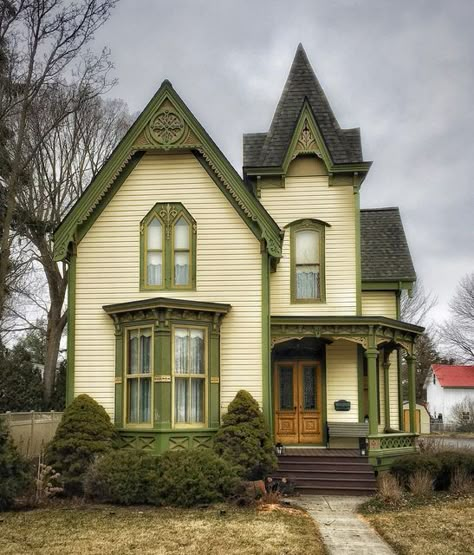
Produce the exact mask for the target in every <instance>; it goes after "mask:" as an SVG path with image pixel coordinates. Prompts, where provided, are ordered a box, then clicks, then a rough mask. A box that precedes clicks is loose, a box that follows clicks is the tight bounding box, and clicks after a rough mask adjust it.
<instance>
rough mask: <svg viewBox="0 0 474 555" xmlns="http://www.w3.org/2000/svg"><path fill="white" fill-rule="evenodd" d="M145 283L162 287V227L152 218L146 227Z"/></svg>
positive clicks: (156, 219) (158, 221)
mask: <svg viewBox="0 0 474 555" xmlns="http://www.w3.org/2000/svg"><path fill="white" fill-rule="evenodd" d="M146 256H147V260H146V270H147V283H148V285H163V226H162V225H161V222H160V220H159V219H158V218H156V217H155V218H153V219H152V220H151V222H150V223H149V224H148V226H147V255H146Z"/></svg>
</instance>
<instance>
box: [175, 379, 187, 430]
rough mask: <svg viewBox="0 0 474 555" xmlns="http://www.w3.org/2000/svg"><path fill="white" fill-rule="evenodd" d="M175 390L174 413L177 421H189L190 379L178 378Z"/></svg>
mask: <svg viewBox="0 0 474 555" xmlns="http://www.w3.org/2000/svg"><path fill="white" fill-rule="evenodd" d="M174 383H175V392H174V404H175V407H174V413H175V421H176V422H187V420H188V419H187V410H186V408H187V397H188V379H187V378H176V379H175V381H174Z"/></svg>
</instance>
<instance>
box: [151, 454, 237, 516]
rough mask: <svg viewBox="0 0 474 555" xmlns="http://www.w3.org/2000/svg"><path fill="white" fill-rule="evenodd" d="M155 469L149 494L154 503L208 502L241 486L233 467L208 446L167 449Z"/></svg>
mask: <svg viewBox="0 0 474 555" xmlns="http://www.w3.org/2000/svg"><path fill="white" fill-rule="evenodd" d="M158 469H159V476H158V479H157V480H156V481H155V482H154V483H153V484H152V485H151V487H150V495H149V502H150V503H152V504H154V505H171V506H177V507H192V506H195V505H208V504H210V503H216V502H220V501H224V500H226V499H230V498H232V497H234V496H235V495H237V493H239V492H240V489H241V480H240V478H239V476H238V473H237V470H236V468H235V467H234V466H232V465H231V464H230V463H228V462H227V461H225V460H223V459H222V458H220V457H219V456H218V455H216V454H215V453H214V452H213V451H211V450H210V449H205V448H200V449H184V450H182V451H168V452H166V453H164V454H163V455H161V456H160V457H159V460H158Z"/></svg>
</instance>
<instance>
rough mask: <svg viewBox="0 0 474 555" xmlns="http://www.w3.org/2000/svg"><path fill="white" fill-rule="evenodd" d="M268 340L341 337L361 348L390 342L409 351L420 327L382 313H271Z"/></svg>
mask: <svg viewBox="0 0 474 555" xmlns="http://www.w3.org/2000/svg"><path fill="white" fill-rule="evenodd" d="M271 329H272V341H273V343H274V344H275V343H279V342H281V341H286V340H288V339H291V338H299V339H301V338H303V337H317V338H321V339H327V340H329V341H335V340H336V339H345V340H347V341H352V342H355V343H359V344H360V345H362V346H363V347H364V348H365V349H368V348H371V347H379V346H381V345H384V344H392V345H398V346H401V347H404V348H405V349H407V350H408V351H409V352H410V353H412V351H413V345H414V342H415V340H416V337H417V336H418V335H419V334H421V333H423V331H424V328H422V327H420V326H415V325H414V324H408V323H406V322H401V321H399V320H393V319H392V318H385V317H384V316H272V317H271Z"/></svg>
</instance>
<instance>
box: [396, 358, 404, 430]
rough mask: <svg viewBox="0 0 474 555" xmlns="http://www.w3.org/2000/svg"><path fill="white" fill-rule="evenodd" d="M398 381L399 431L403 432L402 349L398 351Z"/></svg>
mask: <svg viewBox="0 0 474 555" xmlns="http://www.w3.org/2000/svg"><path fill="white" fill-rule="evenodd" d="M397 380H398V429H399V430H403V428H404V418H403V416H404V415H403V383H402V357H401V356H400V348H398V349H397Z"/></svg>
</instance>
